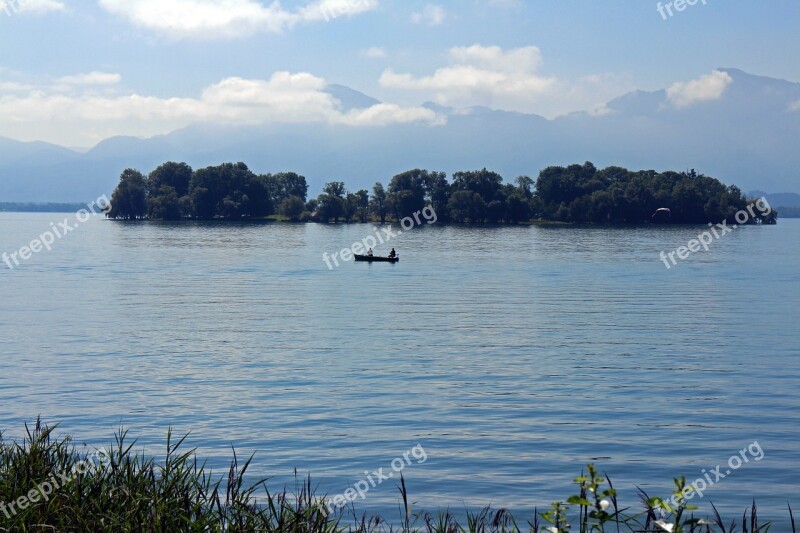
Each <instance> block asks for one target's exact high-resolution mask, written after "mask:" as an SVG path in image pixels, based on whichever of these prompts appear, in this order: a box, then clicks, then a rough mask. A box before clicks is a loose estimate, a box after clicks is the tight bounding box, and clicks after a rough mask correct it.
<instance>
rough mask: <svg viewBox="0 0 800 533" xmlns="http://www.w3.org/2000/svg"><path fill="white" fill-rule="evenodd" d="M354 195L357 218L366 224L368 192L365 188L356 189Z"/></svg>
mask: <svg viewBox="0 0 800 533" xmlns="http://www.w3.org/2000/svg"><path fill="white" fill-rule="evenodd" d="M355 197H356V205H357V210H356V214H357V215H358V220H360V221H361V223H362V224H366V223H367V219H368V216H369V192H368V191H367V190H366V189H359V190H358V191H356V193H355Z"/></svg>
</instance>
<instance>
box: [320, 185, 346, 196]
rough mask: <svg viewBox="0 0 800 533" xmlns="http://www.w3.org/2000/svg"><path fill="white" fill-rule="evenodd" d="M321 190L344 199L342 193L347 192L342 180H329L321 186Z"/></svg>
mask: <svg viewBox="0 0 800 533" xmlns="http://www.w3.org/2000/svg"><path fill="white" fill-rule="evenodd" d="M322 192H323V193H325V194H329V195H331V196H336V197H337V198H342V199H344V195H345V194H346V193H347V190H346V189H345V188H344V182H343V181H330V182H328V183H326V184H325V187H323V188H322Z"/></svg>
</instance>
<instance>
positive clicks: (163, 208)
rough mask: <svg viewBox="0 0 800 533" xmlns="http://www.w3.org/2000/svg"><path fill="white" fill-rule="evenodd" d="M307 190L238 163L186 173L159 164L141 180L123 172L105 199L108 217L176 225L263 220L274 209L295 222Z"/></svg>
mask: <svg viewBox="0 0 800 533" xmlns="http://www.w3.org/2000/svg"><path fill="white" fill-rule="evenodd" d="M307 192H308V185H307V184H306V179H305V178H304V177H303V176H299V175H297V174H295V173H294V172H288V173H281V174H262V175H256V174H254V173H253V172H251V171H250V169H249V168H247V165H245V164H244V163H224V164H222V165H218V166H211V167H206V168H200V169H197V170H192V168H191V167H190V166H189V165H187V164H186V163H174V162H169V163H164V164H163V165H161V166H159V167H158V168H156V169H155V170H153V171H152V172H151V173H150V174H149V175H148V176H147V177H145V176H144V175H142V174H141V173H140V172H138V171H137V170H133V169H127V170H125V171H124V172H123V173H122V176H120V182H119V185H118V186H117V189H116V190H115V191H114V194H113V196H112V197H111V206H112V209H111V212H110V213H109V217H111V218H120V219H129V220H133V219H143V218H151V219H162V220H179V219H183V218H195V219H201V220H209V219H213V218H226V219H241V218H255V217H266V216H269V215H271V214H273V213H274V212H275V210H276V208H277V209H279V210H281V211H283V212H285V213H286V214H287V217H288V218H292V219H297V220H299V219H300V217H301V216H302V214H303V211H304V209H305V201H306V194H307Z"/></svg>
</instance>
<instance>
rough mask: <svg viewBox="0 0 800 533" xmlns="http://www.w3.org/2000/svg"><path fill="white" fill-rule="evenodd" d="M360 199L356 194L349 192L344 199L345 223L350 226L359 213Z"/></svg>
mask: <svg viewBox="0 0 800 533" xmlns="http://www.w3.org/2000/svg"><path fill="white" fill-rule="evenodd" d="M358 204H359V198H358V196H356V195H355V194H353V193H351V192H349V193H347V195H346V196H345V198H344V221H345V223H347V224H349V223H350V221H351V220H352V219H353V217H354V216H355V214H356V213H357V212H358Z"/></svg>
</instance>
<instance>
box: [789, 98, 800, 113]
mask: <svg viewBox="0 0 800 533" xmlns="http://www.w3.org/2000/svg"><path fill="white" fill-rule="evenodd" d="M789 111H800V100H798V101H796V102H792V103H791V104H789Z"/></svg>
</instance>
